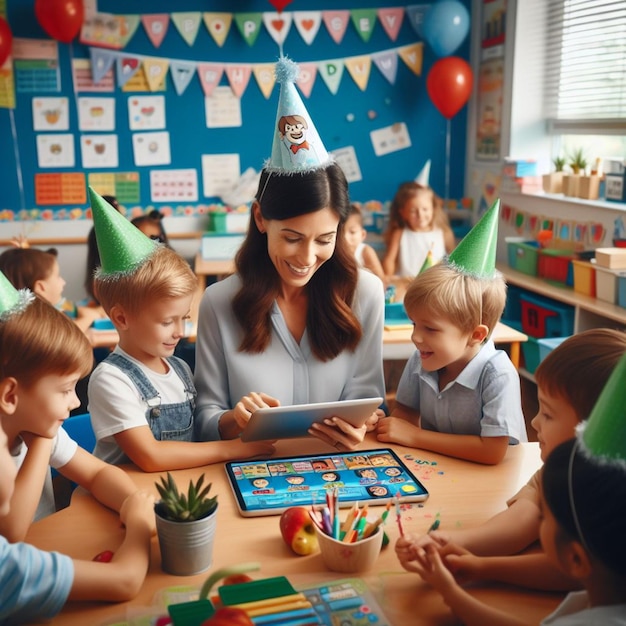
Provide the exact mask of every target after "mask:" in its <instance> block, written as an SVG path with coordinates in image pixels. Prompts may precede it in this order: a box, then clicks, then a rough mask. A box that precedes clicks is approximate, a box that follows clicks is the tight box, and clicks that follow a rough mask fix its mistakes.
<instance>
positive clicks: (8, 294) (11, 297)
mask: <svg viewBox="0 0 626 626" xmlns="http://www.w3.org/2000/svg"><path fill="white" fill-rule="evenodd" d="M34 297H35V296H34V295H33V293H32V291H30V290H29V289H20V290H17V289H16V288H15V287H14V286H13V285H12V284H11V281H10V280H9V279H8V278H7V277H6V276H5V275H4V274H3V273H2V272H0V322H6V321H7V320H8V319H9V318H10V317H11V316H12V315H15V314H16V313H21V312H22V311H23V310H24V309H25V308H26V307H27V306H28V305H29V304H30V303H31V302H32V301H33V298H34Z"/></svg>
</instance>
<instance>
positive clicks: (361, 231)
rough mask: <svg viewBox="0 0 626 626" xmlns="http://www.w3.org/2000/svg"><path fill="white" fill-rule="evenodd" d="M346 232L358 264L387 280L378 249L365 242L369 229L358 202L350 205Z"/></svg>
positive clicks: (345, 227) (349, 245)
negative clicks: (364, 223) (365, 224)
mask: <svg viewBox="0 0 626 626" xmlns="http://www.w3.org/2000/svg"><path fill="white" fill-rule="evenodd" d="M344 232H345V234H346V241H347V242H348V247H349V248H350V250H352V252H353V253H354V258H355V259H356V262H357V265H358V266H359V267H364V268H365V269H366V270H369V271H370V272H372V274H375V275H376V276H378V278H380V280H382V281H383V282H385V272H383V266H382V265H381V263H380V259H379V258H378V254H376V250H374V248H372V246H370V245H369V244H367V243H365V237H366V236H367V231H366V230H365V228H363V214H362V213H361V209H360V208H359V207H358V206H357V205H356V204H351V205H350V213H349V214H348V219H347V220H346V225H345V226H344Z"/></svg>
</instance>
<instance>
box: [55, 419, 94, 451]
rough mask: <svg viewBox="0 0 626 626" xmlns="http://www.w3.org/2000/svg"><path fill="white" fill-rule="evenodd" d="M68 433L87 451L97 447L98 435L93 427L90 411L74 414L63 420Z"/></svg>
mask: <svg viewBox="0 0 626 626" xmlns="http://www.w3.org/2000/svg"><path fill="white" fill-rule="evenodd" d="M63 428H64V429H65V430H66V432H67V434H68V435H69V436H70V437H71V438H72V439H73V440H74V441H75V442H76V443H77V444H78V445H79V446H80V447H81V448H84V449H85V450H87V452H93V451H94V448H95V447H96V435H95V433H94V432H93V428H92V427H91V416H90V415H89V413H82V414H80V415H72V416H71V417H69V418H68V419H66V420H65V421H64V422H63Z"/></svg>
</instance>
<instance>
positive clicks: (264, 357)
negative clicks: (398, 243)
mask: <svg viewBox="0 0 626 626" xmlns="http://www.w3.org/2000/svg"><path fill="white" fill-rule="evenodd" d="M296 76H297V66H296V65H295V64H294V63H293V62H292V61H289V60H288V59H284V58H283V59H281V60H280V61H279V62H278V64H277V67H276V78H277V81H278V82H279V83H281V94H280V101H279V110H278V116H277V120H276V126H275V135H274V144H273V147H272V156H271V159H270V160H269V162H268V163H267V164H266V166H265V167H264V169H263V171H262V173H261V178H260V182H259V188H258V191H257V194H256V199H255V201H254V203H253V205H252V215H251V219H250V225H249V228H248V233H247V235H246V238H245V241H244V242H243V244H242V246H241V248H240V250H239V252H238V253H237V256H236V258H235V265H236V273H235V274H234V275H232V276H230V277H229V278H227V279H225V280H223V281H220V282H217V283H214V284H213V285H211V286H209V287H208V288H207V290H206V291H205V293H204V296H203V297H202V301H201V304H200V314H199V320H198V339H197V346H196V369H195V382H196V387H197V391H198V397H197V405H196V424H197V428H198V431H197V437H198V438H199V439H201V440H207V439H231V438H234V437H237V436H238V435H239V434H240V433H241V431H242V429H243V428H244V427H245V425H246V423H247V421H248V420H249V419H250V416H251V415H252V413H253V412H254V411H255V410H256V409H257V408H262V407H272V406H279V405H289V404H304V403H309V402H328V401H336V400H349V399H357V398H366V397H374V396H381V397H382V396H384V379H383V367H382V332H383V319H384V291H383V285H382V282H381V281H380V280H379V279H378V278H377V277H376V276H374V275H373V274H371V273H369V272H367V271H366V270H360V269H358V268H357V266H356V262H355V260H354V256H353V255H352V254H351V253H350V251H349V250H348V248H347V244H346V241H345V237H344V232H343V229H344V224H345V221H346V219H347V217H348V215H349V213H350V198H349V195H348V183H347V181H346V178H345V176H344V174H343V172H342V170H341V168H340V167H339V166H338V165H337V164H336V163H334V162H333V161H332V159H331V158H330V156H329V155H328V153H327V152H326V149H325V148H324V146H323V144H322V142H321V139H320V137H319V135H318V134H317V130H316V129H315V127H314V125H313V123H312V121H311V119H310V117H309V116H308V113H307V111H306V109H305V107H304V104H303V103H302V100H301V99H300V97H299V95H298V93H297V91H296V88H295V85H294V82H295V78H296ZM287 144H289V145H287ZM294 155H297V157H298V158H297V159H295V158H293V157H294ZM379 415H382V411H380V410H379V411H377V412H376V413H374V414H373V415H372V416H371V417H370V418H369V420H368V424H370V425H372V424H374V423H375V422H376V421H377V418H378V416H379ZM309 432H310V434H312V435H315V436H316V437H318V438H319V439H321V440H323V441H325V442H327V443H328V444H330V445H332V446H334V447H335V448H337V449H339V450H340V449H343V448H345V449H352V448H354V447H355V446H356V445H357V444H358V443H360V442H361V441H362V440H363V437H364V435H365V432H366V425H364V426H363V427H361V428H355V427H353V426H352V425H350V424H348V423H347V422H345V421H344V420H342V419H340V418H338V417H333V418H331V419H329V420H325V423H324V424H316V425H314V426H313V427H312V428H311V430H310V431H309Z"/></svg>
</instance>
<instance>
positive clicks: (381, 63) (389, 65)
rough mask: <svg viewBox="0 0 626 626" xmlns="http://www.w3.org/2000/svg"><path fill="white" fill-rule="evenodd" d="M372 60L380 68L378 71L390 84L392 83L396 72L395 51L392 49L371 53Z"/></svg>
mask: <svg viewBox="0 0 626 626" xmlns="http://www.w3.org/2000/svg"><path fill="white" fill-rule="evenodd" d="M372 60H373V61H374V63H375V64H376V67H377V68H378V69H379V70H380V73H381V74H382V75H383V76H384V77H385V78H386V79H387V80H388V81H389V83H390V84H392V85H394V84H395V82H396V76H397V74H398V55H397V54H396V52H395V51H393V50H389V51H386V52H377V53H376V54H372Z"/></svg>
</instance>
